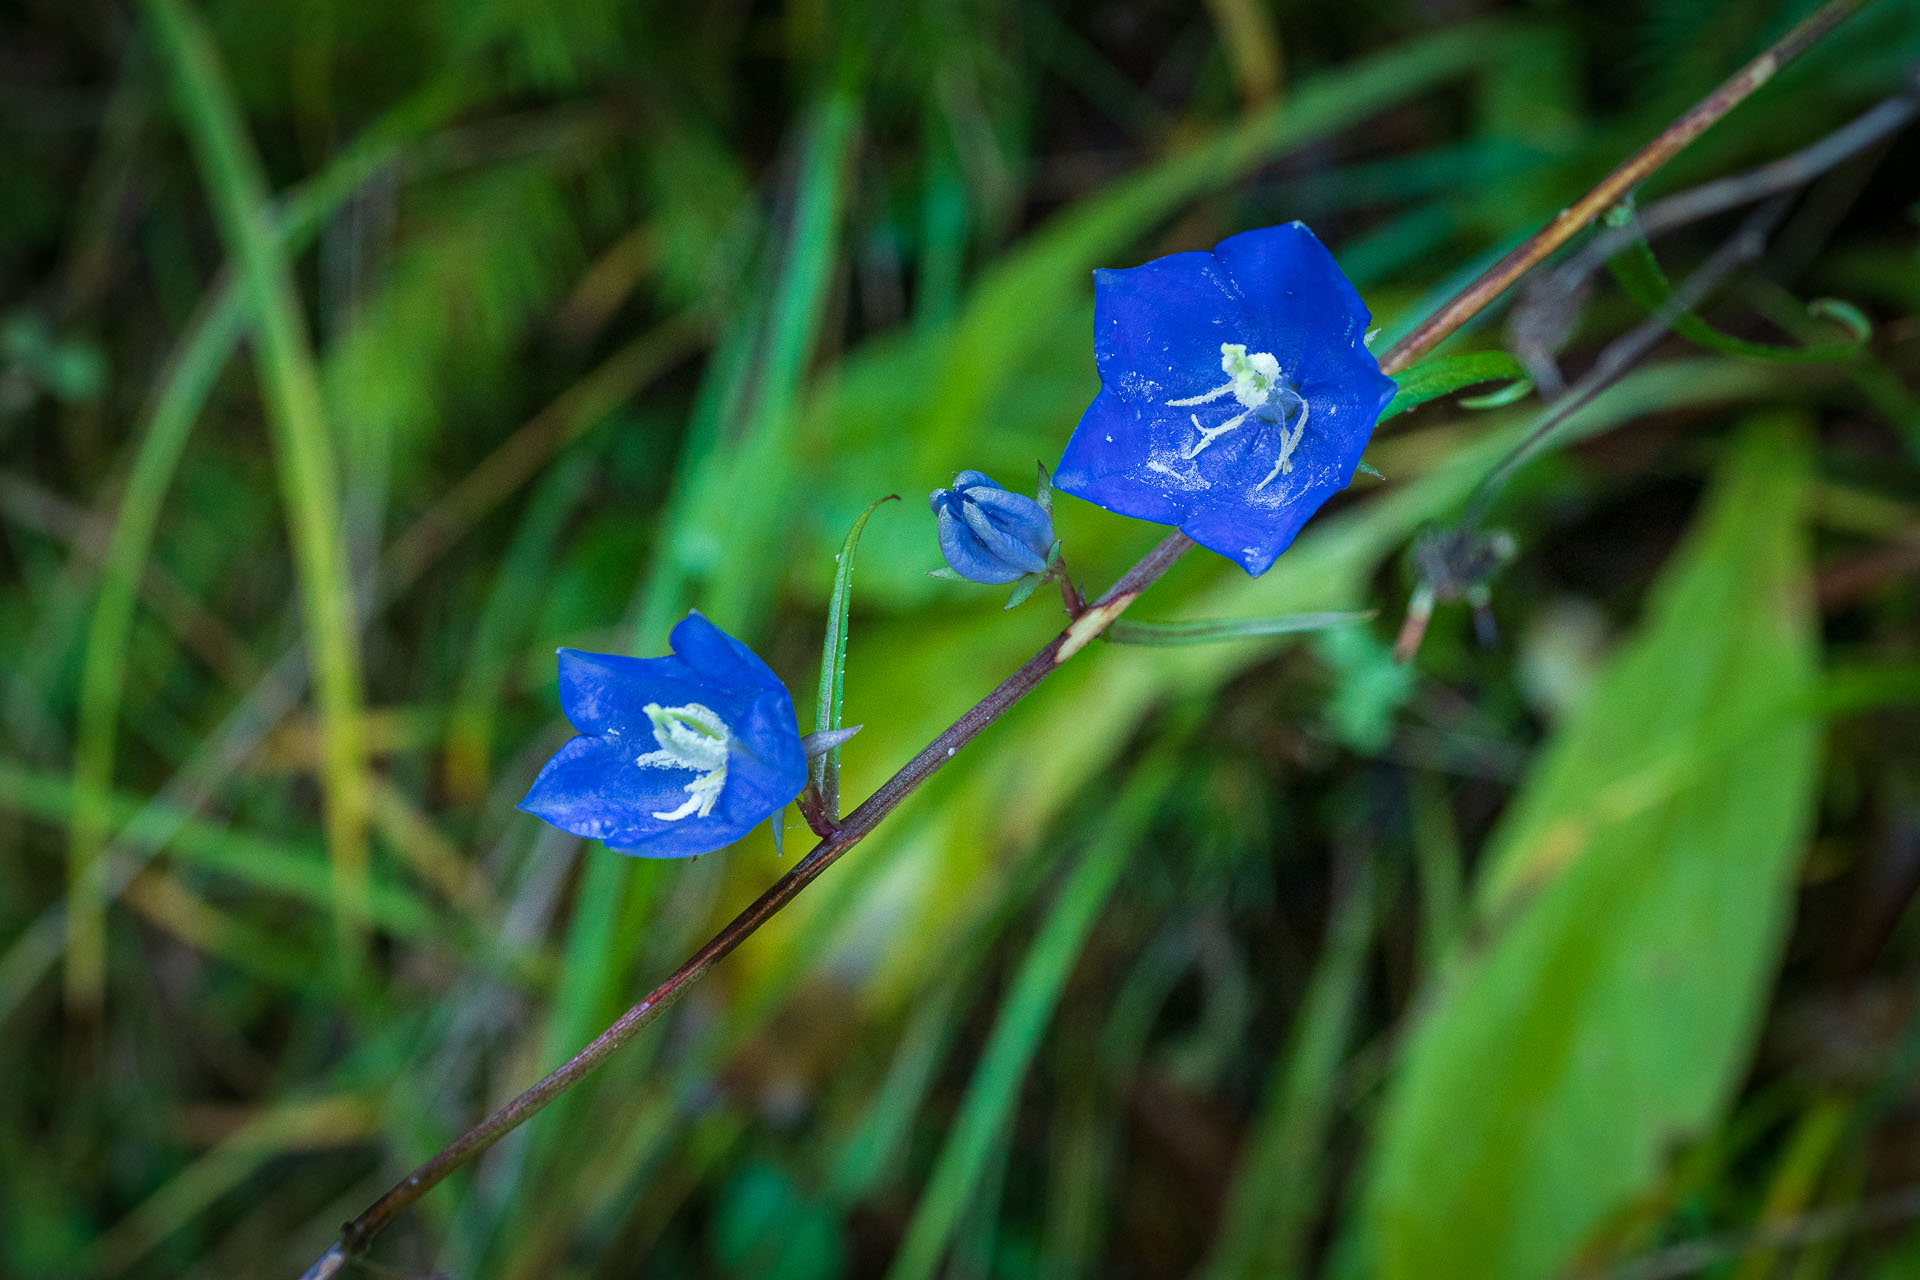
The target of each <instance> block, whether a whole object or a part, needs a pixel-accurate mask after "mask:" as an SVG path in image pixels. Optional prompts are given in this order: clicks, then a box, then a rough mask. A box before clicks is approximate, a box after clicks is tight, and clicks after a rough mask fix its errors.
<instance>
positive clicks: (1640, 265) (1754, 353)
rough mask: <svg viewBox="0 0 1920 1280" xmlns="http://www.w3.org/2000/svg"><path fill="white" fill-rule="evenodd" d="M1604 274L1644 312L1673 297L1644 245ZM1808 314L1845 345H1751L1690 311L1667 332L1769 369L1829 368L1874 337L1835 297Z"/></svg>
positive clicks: (1859, 316)
mask: <svg viewBox="0 0 1920 1280" xmlns="http://www.w3.org/2000/svg"><path fill="white" fill-rule="evenodd" d="M1607 269H1608V270H1610V271H1611V272H1612V273H1613V278H1614V279H1615V280H1617V281H1619V283H1620V287H1621V288H1622V289H1624V290H1626V292H1627V294H1628V296H1630V297H1631V298H1632V299H1633V300H1634V301H1635V302H1637V303H1639V304H1640V305H1641V306H1643V307H1645V308H1646V309H1647V310H1648V311H1658V310H1659V309H1660V308H1661V307H1663V306H1666V305H1667V303H1668V300H1669V299H1671V298H1672V297H1673V285H1672V284H1671V283H1669V282H1668V280H1667V276H1666V273H1665V272H1664V271H1662V270H1661V269H1660V261H1659V259H1657V258H1655V257H1654V256H1653V249H1652V248H1651V247H1650V246H1649V245H1648V244H1647V242H1646V241H1645V240H1635V241H1634V242H1633V243H1632V244H1631V245H1630V246H1628V247H1627V248H1625V249H1622V250H1621V251H1620V252H1619V253H1617V254H1615V255H1614V256H1613V257H1612V258H1611V259H1610V260H1609V261H1608V262H1607ZM1807 314H1808V315H1810V316H1812V317H1814V318H1815V319H1820V320H1830V321H1832V322H1833V323H1835V324H1837V325H1839V326H1841V327H1842V328H1844V329H1846V330H1847V332H1848V333H1850V334H1851V335H1852V337H1851V338H1850V339H1849V340H1848V341H1846V342H1826V343H1818V344H1815V345H1813V346H1806V347H1791V346H1782V345H1780V344H1779V343H1773V342H1751V341H1749V340H1747V339H1746V338H1736V337H1734V336H1733V335H1732V334H1730V333H1727V332H1725V331H1723V330H1721V329H1717V328H1715V327H1714V326H1713V325H1711V324H1708V323H1707V322H1706V321H1705V320H1702V319H1701V318H1700V317H1699V316H1697V315H1695V314H1694V313H1693V312H1691V311H1682V312H1681V313H1680V314H1679V315H1677V316H1675V317H1674V318H1673V321H1672V324H1671V325H1670V326H1669V327H1670V328H1672V330H1673V331H1674V332H1675V333H1677V334H1679V335H1680V336H1681V337H1683V338H1685V339H1687V340H1688V341H1690V342H1697V343H1699V344H1700V345H1701V346H1703V347H1705V348H1707V349H1708V350H1709V351H1718V352H1720V353H1721V354H1722V355H1729V356H1744V357H1746V358H1747V359H1749V360H1765V361H1769V362H1770V363H1773V364H1829V363H1831V362H1833V361H1835V360H1846V359H1848V358H1850V357H1852V356H1856V355H1859V354H1860V352H1861V350H1862V349H1863V348H1864V347H1865V346H1866V343H1867V339H1868V338H1870V337H1871V336H1872V335H1873V325H1872V324H1871V323H1870V322H1869V321H1868V320H1867V318H1866V316H1865V315H1863V314H1862V313H1861V311H1860V309H1859V308H1858V307H1855V306H1853V305H1852V304H1850V303H1846V302H1842V301H1840V300H1839V299H1837V298H1817V299H1815V300H1814V301H1813V302H1811V303H1809V304H1807Z"/></svg>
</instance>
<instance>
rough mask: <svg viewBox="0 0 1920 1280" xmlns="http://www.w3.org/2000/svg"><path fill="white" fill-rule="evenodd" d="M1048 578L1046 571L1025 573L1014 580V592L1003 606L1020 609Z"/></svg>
mask: <svg viewBox="0 0 1920 1280" xmlns="http://www.w3.org/2000/svg"><path fill="white" fill-rule="evenodd" d="M1054 545H1055V546H1056V547H1057V546H1059V545H1060V544H1059V543H1057V542H1056V543H1055V544H1054ZM1046 580H1047V575H1046V574H1044V573H1029V574H1025V575H1023V576H1022V577H1020V578H1019V579H1017V580H1016V581H1015V582H1014V584H1013V593H1012V594H1011V595H1009V596H1008V597H1007V602H1006V604H1004V605H1002V606H1001V608H1003V609H1018V608H1019V607H1020V606H1021V605H1023V604H1025V603H1026V602H1027V601H1028V600H1029V599H1030V598H1031V597H1032V596H1033V593H1034V592H1035V591H1037V590H1039V588H1040V584H1041V583H1043V582H1045V581H1046Z"/></svg>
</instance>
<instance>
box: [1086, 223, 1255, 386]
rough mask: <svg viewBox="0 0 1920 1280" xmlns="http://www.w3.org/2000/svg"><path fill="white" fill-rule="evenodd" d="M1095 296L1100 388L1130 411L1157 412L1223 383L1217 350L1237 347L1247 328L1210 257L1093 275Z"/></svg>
mask: <svg viewBox="0 0 1920 1280" xmlns="http://www.w3.org/2000/svg"><path fill="white" fill-rule="evenodd" d="M1093 288H1094V294H1093V360H1094V367H1095V368H1096V369H1098V370H1099V372H1100V382H1101V385H1102V386H1104V387H1106V388H1108V389H1110V390H1112V391H1114V392H1115V393H1116V394H1118V395H1119V396H1120V397H1121V398H1122V399H1124V400H1126V401H1128V402H1130V403H1134V404H1150V405H1156V406H1158V405H1164V404H1165V403H1166V402H1167V401H1169V400H1178V399H1182V398H1185V397H1187V396H1193V395H1199V394H1200V393H1202V392H1204V391H1208V390H1211V389H1212V388H1214V387H1216V386H1218V385H1220V383H1222V382H1224V381H1225V380H1226V379H1225V376H1224V375H1223V374H1222V373H1221V372H1220V344H1221V343H1223V342H1239V341H1240V340H1241V339H1240V338H1239V337H1238V336H1237V335H1238V334H1239V333H1240V332H1242V331H1243V330H1244V329H1245V328H1246V324H1245V322H1244V319H1243V315H1244V309H1243V307H1242V305H1241V298H1240V291H1239V289H1238V287H1237V286H1236V285H1235V284H1234V282H1233V280H1232V278H1231V277H1229V276H1228V275H1227V273H1226V272H1225V271H1224V270H1222V269H1221V266H1220V263H1219V262H1218V261H1217V260H1216V259H1215V258H1214V256H1213V255H1212V254H1211V253H1202V252H1192V253H1175V254H1171V255H1169V256H1167V257H1164V258H1156V259H1155V260H1154V261H1152V262H1149V263H1147V264H1146V265H1144V266H1139V267H1129V268H1127V269H1125V270H1120V271H1113V270H1101V271H1096V272H1094V273H1093ZM1196 371H1198V372H1197V373H1196ZM1196 377H1198V378H1199V382H1198V385H1196V383H1195V379H1196Z"/></svg>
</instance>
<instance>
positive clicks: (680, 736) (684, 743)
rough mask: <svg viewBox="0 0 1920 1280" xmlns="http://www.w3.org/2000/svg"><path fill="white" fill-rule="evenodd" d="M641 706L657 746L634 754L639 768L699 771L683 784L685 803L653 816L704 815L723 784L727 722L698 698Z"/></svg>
mask: <svg viewBox="0 0 1920 1280" xmlns="http://www.w3.org/2000/svg"><path fill="white" fill-rule="evenodd" d="M642 710H644V711H645V712H646V713H647V719H649V720H651V721H653V740H654V741H655V742H657V743H659V744H660V749H659V750H657V751H649V752H647V753H646V754H645V755H643V756H639V757H636V758H635V760H634V763H635V764H636V765H639V766H640V767H641V768H642V769H691V770H693V771H694V772H695V773H697V774H699V775H700V776H699V777H697V778H695V779H694V780H693V781H692V782H689V783H688V784H687V785H686V792H687V802H686V803H685V804H683V805H681V806H680V807H679V808H678V809H674V810H672V811H670V812H662V813H656V814H654V815H653V816H654V817H656V818H658V819H660V820H661V821H662V822H678V821H680V819H682V818H685V817H689V816H692V817H698V818H704V817H706V816H707V815H708V814H710V813H712V812H713V806H714V802H715V801H717V800H718V799H719V798H720V793H721V791H723V790H724V789H725V788H726V785H727V753H728V749H729V747H730V746H731V744H732V741H733V735H732V734H731V733H730V732H728V730H727V722H726V721H724V720H722V719H721V718H720V716H719V715H718V713H716V712H715V711H714V710H713V709H712V708H711V707H706V706H702V705H701V704H700V703H698V702H689V703H687V704H686V705H685V706H681V707H662V706H661V705H660V704H659V703H657V702H649V703H648V704H647V705H646V706H645V707H643V708H642Z"/></svg>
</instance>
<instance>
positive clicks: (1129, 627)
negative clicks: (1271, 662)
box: [1107, 610, 1373, 649]
mask: <svg viewBox="0 0 1920 1280" xmlns="http://www.w3.org/2000/svg"><path fill="white" fill-rule="evenodd" d="M1371 617H1373V612H1372V610H1357V611H1351V612H1343V613H1289V614H1282V615H1280V616H1278V617H1273V618H1207V619H1202V620H1199V621H1195V622H1147V621H1142V620H1138V619H1134V618H1121V619H1119V620H1118V621H1116V622H1115V623H1114V624H1113V625H1112V626H1110V627H1108V628H1107V639H1109V640H1111V641H1113V642H1114V643H1115V644H1138V645H1148V646H1151V647H1155V648H1162V649H1165V648H1175V647H1178V646H1181V645H1189V644H1215V643H1217V642H1219V641H1221V640H1250V639H1253V638H1255V637H1258V636H1286V635H1294V634H1296V633H1298V632H1302V631H1325V630H1326V629H1327V628H1329V627H1350V626H1352V625H1353V624H1355V623H1356V622H1365V621H1366V620H1367V619H1369V618H1371Z"/></svg>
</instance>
